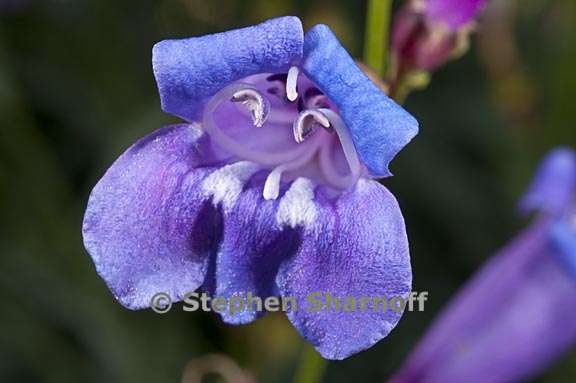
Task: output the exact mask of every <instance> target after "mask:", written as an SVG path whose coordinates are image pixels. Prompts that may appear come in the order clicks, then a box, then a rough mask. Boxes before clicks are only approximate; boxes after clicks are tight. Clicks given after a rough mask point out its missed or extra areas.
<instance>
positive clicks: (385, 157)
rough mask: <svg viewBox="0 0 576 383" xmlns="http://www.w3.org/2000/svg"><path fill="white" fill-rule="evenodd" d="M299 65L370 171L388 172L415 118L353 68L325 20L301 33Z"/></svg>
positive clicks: (414, 129)
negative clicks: (334, 112)
mask: <svg viewBox="0 0 576 383" xmlns="http://www.w3.org/2000/svg"><path fill="white" fill-rule="evenodd" d="M304 71H305V73H306V75H307V76H308V77H309V78H310V79H312V80H313V81H314V82H315V83H316V84H317V85H318V86H319V87H320V89H322V91H323V92H324V93H325V94H326V95H327V96H328V98H329V99H330V100H331V101H332V102H333V103H334V104H335V105H336V107H337V108H338V112H339V113H340V115H341V116H342V119H343V120H344V122H345V124H346V126H347V127H348V129H349V130H350V133H351V135H352V139H353V141H354V146H355V147H356V150H357V151H358V154H359V156H360V158H361V160H362V161H363V162H364V164H365V165H366V167H367V168H368V170H369V171H370V172H371V173H372V175H374V176H377V177H386V176H389V175H391V173H390V171H389V170H388V164H389V163H390V161H392V159H393V158H394V156H396V154H397V153H398V152H399V151H400V150H401V149H402V148H403V147H404V146H406V144H408V142H410V140H411V139H412V138H413V137H414V136H415V135H416V134H417V133H418V122H417V121H416V119H415V118H414V117H412V116H411V115H410V114H409V113H408V112H406V111H405V110H404V109H403V108H402V107H401V106H399V105H398V104H396V103H395V102H394V101H392V100H391V99H390V98H388V96H386V95H385V94H384V93H382V91H381V90H380V89H379V88H378V87H377V86H376V85H375V84H374V83H373V82H372V81H371V80H370V79H369V78H368V77H367V76H366V75H365V74H364V73H363V72H362V71H361V70H360V68H358V66H357V65H356V63H355V62H354V60H353V59H352V58H351V57H350V55H349V54H348V52H346V50H345V49H344V48H343V47H342V45H340V42H339V41H338V39H337V38H336V36H334V34H333V33H332V31H331V30H330V28H328V27H327V26H326V25H316V26H315V27H314V28H312V29H311V30H310V31H309V32H308V33H306V36H305V37H304Z"/></svg>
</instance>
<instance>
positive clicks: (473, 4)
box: [424, 0, 486, 31]
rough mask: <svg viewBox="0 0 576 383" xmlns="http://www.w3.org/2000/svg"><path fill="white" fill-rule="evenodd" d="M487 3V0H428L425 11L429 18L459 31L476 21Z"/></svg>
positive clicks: (425, 3)
mask: <svg viewBox="0 0 576 383" xmlns="http://www.w3.org/2000/svg"><path fill="white" fill-rule="evenodd" d="M485 4H486V0H428V1H425V2H424V7H425V10H424V13H425V14H426V17H427V19H428V20H430V21H432V22H436V23H441V24H444V25H445V26H448V28H449V29H450V30H452V31H457V30H458V29H460V28H462V27H464V26H465V25H467V24H469V23H471V22H472V21H474V19H475V18H476V16H477V15H478V13H479V12H480V10H482V8H483V7H484V5H485Z"/></svg>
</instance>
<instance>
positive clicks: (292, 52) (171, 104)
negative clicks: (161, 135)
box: [152, 16, 303, 121]
mask: <svg viewBox="0 0 576 383" xmlns="http://www.w3.org/2000/svg"><path fill="white" fill-rule="evenodd" d="M302 44H303V31H302V23H301V22H300V19H298V18H297V17H293V16H290V17H280V18H277V19H272V20H268V21H266V22H264V23H262V24H258V25H255V26H251V27H247V28H242V29H236V30H232V31H227V32H223V33H216V34H213V35H208V36H202V37H194V38H189V39H183V40H165V41H161V42H159V43H157V44H156V45H155V46H154V49H153V52H152V63H153V67H154V75H155V76H156V82H157V83H158V89H159V92H160V99H161V102H162V109H163V110H164V111H165V112H168V113H171V114H174V115H176V116H179V117H182V118H184V119H186V120H188V121H195V120H197V119H198V118H199V117H200V115H201V110H202V107H203V105H204V102H205V101H206V99H207V98H209V97H211V96H212V95H214V94H215V93H216V92H217V91H219V90H220V89H222V88H223V87H225V86H226V85H228V84H230V83H232V82H234V81H236V80H239V79H241V78H243V77H247V76H250V75H253V74H256V73H261V72H279V71H285V70H287V69H288V67H289V66H290V65H291V64H293V63H295V62H298V61H300V60H301V58H302Z"/></svg>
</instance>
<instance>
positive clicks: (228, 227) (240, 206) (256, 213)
mask: <svg viewBox="0 0 576 383" xmlns="http://www.w3.org/2000/svg"><path fill="white" fill-rule="evenodd" d="M263 183H264V180H256V181H255V182H253V183H252V185H251V186H250V187H248V188H247V189H246V190H245V191H244V192H243V193H242V195H241V196H240V197H239V198H238V200H237V202H236V205H235V206H234V208H233V209H232V210H231V211H229V212H228V213H225V215H224V237H223V241H222V244H221V246H220V248H219V251H218V256H217V260H216V281H215V282H216V293H215V296H224V297H227V298H228V300H229V301H230V298H231V297H234V296H235V297H238V298H239V299H242V300H243V302H244V303H245V307H244V308H243V309H242V310H238V311H239V312H237V313H231V312H229V311H227V312H224V313H221V314H222V317H223V320H224V321H225V322H227V323H232V324H241V323H248V322H251V321H252V320H254V319H256V318H257V317H259V316H260V315H261V314H263V311H258V310H256V306H255V304H246V303H247V296H248V293H250V294H251V295H252V296H253V297H259V298H261V299H262V300H264V299H265V298H267V297H270V296H277V295H278V292H277V288H276V281H275V278H276V274H277V272H278V267H279V266H280V263H281V262H282V261H283V260H284V259H286V258H290V257H291V256H292V255H294V253H295V252H296V250H297V249H298V245H299V234H298V233H297V232H296V231H295V230H292V229H290V228H287V229H285V230H279V229H278V227H277V226H276V222H275V212H276V210H277V205H278V203H277V201H268V200H265V199H264V198H263V197H262V188H263Z"/></svg>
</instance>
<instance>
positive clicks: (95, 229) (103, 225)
mask: <svg viewBox="0 0 576 383" xmlns="http://www.w3.org/2000/svg"><path fill="white" fill-rule="evenodd" d="M205 138H207V136H204V135H203V134H202V132H201V130H199V129H198V128H197V127H195V126H192V125H175V126H170V127H166V128H163V129H160V130H158V131H156V132H154V133H152V134H150V135H148V136H147V137H145V138H143V139H141V140H140V141H138V142H137V143H136V144H134V145H133V146H132V147H131V148H130V149H128V150H127V151H126V152H125V153H124V154H123V155H122V156H120V158H118V160H116V162H115V163H114V164H113V165H112V166H111V167H110V169H108V171H107V172H106V174H105V175H104V176H103V177H102V179H101V180H100V181H99V182H98V184H97V185H96V186H95V187H94V190H93V191H92V193H91V195H90V199H89V201H88V207H87V209H86V213H85V216H84V225H83V235H84V245H85V247H86V249H87V250H88V252H89V253H90V255H91V256H92V259H93V261H94V264H95V265H96V269H97V271H98V273H99V274H100V276H101V277H102V278H103V279H104V280H105V281H106V283H107V284H108V286H109V287H110V289H111V290H112V292H113V293H114V296H115V297H116V298H117V299H118V300H119V301H120V303H122V304H123V305H124V306H126V307H128V308H130V309H140V308H144V307H147V306H149V303H150V300H151V298H152V296H153V295H154V294H156V293H159V292H165V293H167V294H169V295H170V296H171V297H172V299H173V300H179V299H181V298H182V297H183V295H184V294H185V293H187V292H189V291H193V290H195V289H196V288H197V287H199V286H200V285H201V284H202V282H203V280H204V276H205V273H206V267H207V259H208V255H209V254H210V253H211V252H213V248H214V243H215V242H217V240H218V236H219V232H218V231H219V230H220V222H219V221H220V218H219V217H220V215H219V212H218V211H217V210H216V209H215V208H213V207H212V205H211V204H210V202H209V200H207V199H206V198H205V196H204V194H202V193H201V191H199V190H197V189H198V187H197V186H198V184H199V181H200V180H201V179H202V178H203V177H204V176H205V175H206V174H207V172H209V171H210V169H211V168H203V169H196V167H197V166H199V165H203V164H204V162H203V161H205V160H206V159H209V158H210V152H209V150H208V147H207V145H208V144H207V142H206V140H205Z"/></svg>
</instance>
